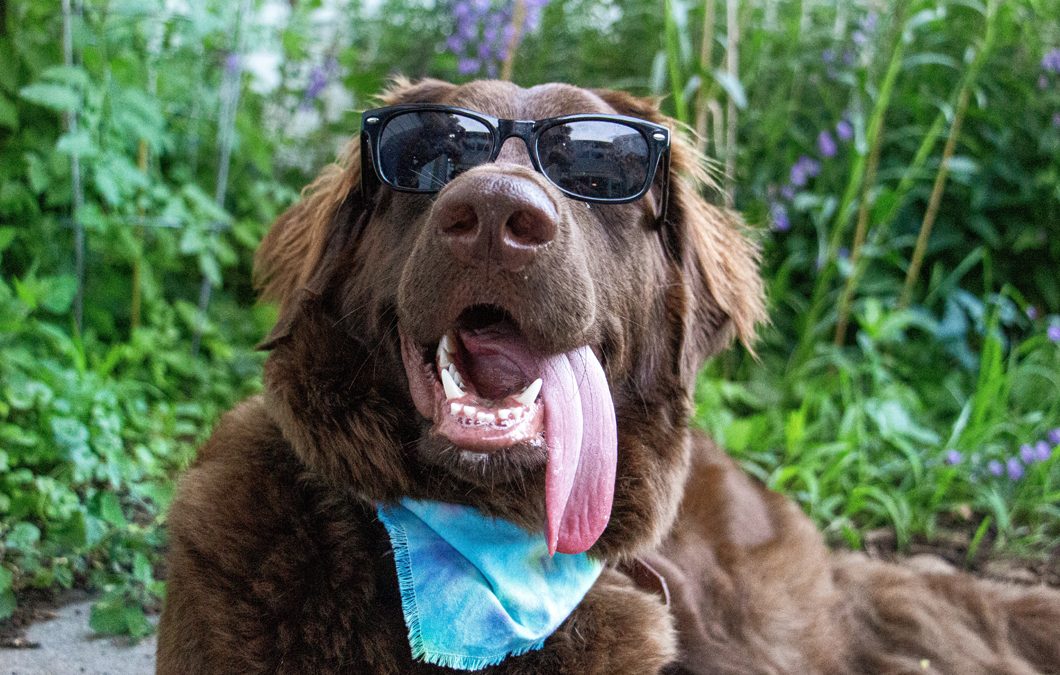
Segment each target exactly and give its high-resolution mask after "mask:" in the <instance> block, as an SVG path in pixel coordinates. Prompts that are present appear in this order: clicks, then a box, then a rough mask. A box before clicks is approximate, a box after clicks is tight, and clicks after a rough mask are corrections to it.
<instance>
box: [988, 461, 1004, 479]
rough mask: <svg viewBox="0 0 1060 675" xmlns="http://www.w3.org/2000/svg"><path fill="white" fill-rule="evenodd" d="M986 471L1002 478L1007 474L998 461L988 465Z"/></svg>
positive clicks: (990, 462)
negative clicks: (1002, 475)
mask: <svg viewBox="0 0 1060 675" xmlns="http://www.w3.org/2000/svg"><path fill="white" fill-rule="evenodd" d="M986 470H987V471H989V472H990V474H991V475H992V476H1000V475H1001V474H1003V473H1005V467H1004V465H1002V464H1001V462H999V461H997V460H996V459H992V460H990V461H989V462H987V464H986Z"/></svg>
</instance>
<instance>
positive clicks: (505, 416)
mask: <svg viewBox="0 0 1060 675" xmlns="http://www.w3.org/2000/svg"><path fill="white" fill-rule="evenodd" d="M513 417H515V412H514V411H513V410H512V409H511V408H501V409H500V410H498V411H497V419H502V420H510V419H512V418H513Z"/></svg>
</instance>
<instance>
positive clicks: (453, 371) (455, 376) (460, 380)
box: [446, 364, 464, 389]
mask: <svg viewBox="0 0 1060 675" xmlns="http://www.w3.org/2000/svg"><path fill="white" fill-rule="evenodd" d="M446 370H448V371H449V374H450V375H451V376H452V378H453V382H456V383H457V385H459V386H460V388H461V389H463V388H464V378H463V377H461V376H460V371H459V370H457V369H456V364H450V365H449V367H448V368H446Z"/></svg>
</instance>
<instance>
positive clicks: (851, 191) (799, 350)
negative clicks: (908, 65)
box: [788, 5, 905, 370]
mask: <svg viewBox="0 0 1060 675" xmlns="http://www.w3.org/2000/svg"><path fill="white" fill-rule="evenodd" d="M903 9H904V5H902V6H901V7H900V8H899V10H898V12H899V15H898V16H897V17H896V19H895V21H896V26H897V30H896V33H897V35H896V36H895V39H894V49H893V50H892V52H891V59H890V62H889V63H888V65H887V71H886V73H885V74H884V76H883V81H882V82H881V83H880V89H879V93H878V94H877V96H876V105H875V106H874V107H873V109H872V114H871V115H870V117H869V125H868V129H867V130H866V135H867V137H868V138H869V139H871V142H873V143H875V142H876V137H877V136H878V135H880V134H881V133H882V131H883V118H884V115H885V114H886V112H887V108H888V106H889V105H890V102H891V92H892V91H893V90H894V83H895V81H897V79H898V73H899V72H900V71H901V69H902V58H903V56H904V54H905V39H904V37H903V32H904V20H903V19H902V15H903V14H904V12H903V11H902V10H903ZM867 164H868V159H867V157H866V156H865V155H858V156H857V157H855V159H854V163H853V165H852V166H851V168H850V178H849V179H848V180H847V187H846V189H845V190H844V191H843V197H842V199H841V200H840V202H839V208H838V209H837V210H836V215H835V222H834V223H833V224H832V235H831V237H830V239H829V242H828V249H827V251H826V252H825V256H824V264H823V266H822V267H821V271H820V272H819V273H818V275H817V283H816V284H815V285H814V289H813V294H812V295H811V296H810V309H809V311H808V312H807V313H806V318H805V319H804V320H803V323H802V327H801V330H800V332H799V343H798V345H797V346H796V348H795V351H794V352H793V353H792V356H791V360H790V362H789V364H788V367H789V370H791V369H793V368H795V367H797V366H799V365H801V364H802V362H803V361H804V360H805V359H806V358H807V357H808V356H809V352H810V350H811V349H813V345H814V342H815V340H816V333H817V329H818V326H817V322H818V321H820V319H821V315H822V314H823V313H824V310H825V306H826V304H827V302H826V301H827V296H828V292H829V288H830V285H831V282H832V278H833V277H834V276H835V270H836V267H835V256H836V252H837V251H838V250H839V244H840V243H841V242H842V241H843V235H844V234H845V232H846V225H847V221H848V220H849V218H850V209H851V206H852V204H853V202H854V199H855V197H856V196H857V195H858V194H859V193H860V188H861V182H862V178H863V177H864V176H865V170H866V168H867Z"/></svg>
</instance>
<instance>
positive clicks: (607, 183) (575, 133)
mask: <svg viewBox="0 0 1060 675" xmlns="http://www.w3.org/2000/svg"><path fill="white" fill-rule="evenodd" d="M537 152H538V156H539V158H540V160H541V169H542V171H543V172H544V174H545V175H546V176H547V177H548V179H549V180H551V181H552V182H553V183H555V184H556V185H558V186H560V187H561V188H563V189H564V190H566V191H568V192H570V193H573V194H576V195H580V196H583V197H590V198H593V199H625V198H628V197H632V196H633V195H636V194H637V193H638V192H640V191H641V190H642V189H643V188H644V182H645V180H646V179H647V175H648V159H649V157H650V155H651V152H650V151H649V149H648V142H647V141H646V140H645V138H644V136H643V135H641V133H640V132H639V131H637V130H636V129H634V128H633V127H630V126H626V125H625V124H621V123H619V122H607V121H602V120H592V121H584V122H567V123H565V124H559V125H556V126H554V127H551V128H549V129H546V130H545V131H544V132H543V133H542V134H541V137H540V138H539V139H538V144H537Z"/></svg>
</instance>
